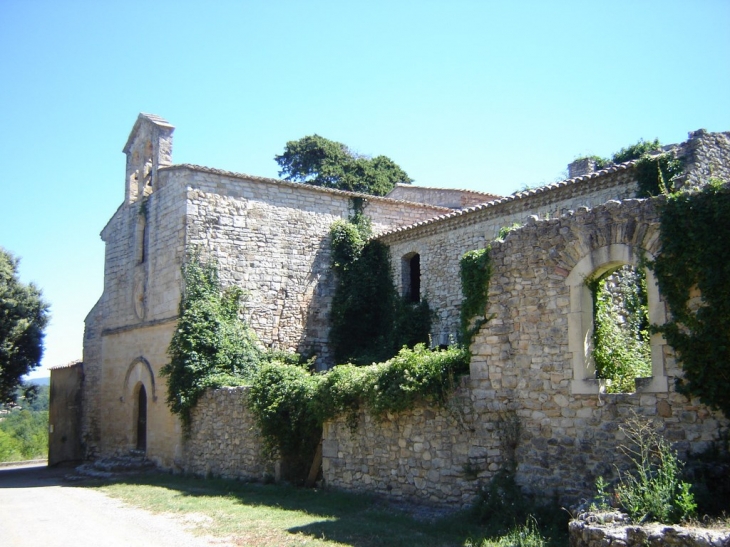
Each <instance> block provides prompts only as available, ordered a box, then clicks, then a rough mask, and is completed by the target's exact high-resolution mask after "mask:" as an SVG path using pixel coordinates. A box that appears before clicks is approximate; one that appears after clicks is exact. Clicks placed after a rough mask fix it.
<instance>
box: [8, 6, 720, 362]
mask: <svg viewBox="0 0 730 547" xmlns="http://www.w3.org/2000/svg"><path fill="white" fill-rule="evenodd" d="M728 28H730V2H728V1H727V0H694V1H692V2H688V1H686V0H685V1H672V0H663V1H651V0H633V1H630V2H628V1H620V0H619V1H616V0H612V1H586V0H582V1H580V2H568V1H554V2H537V1H511V2H507V1H504V2H490V1H487V0H483V1H466V0H450V1H448V2H446V1H442V2H434V1H420V2H417V1H399V0H390V1H378V0H368V1H345V0H339V1H332V2H325V1H316V0H315V1H306V2H304V1H278V0H268V1H263V0H262V1H239V2H225V1H217V2H216V1H211V2H206V3H205V5H204V4H203V2H198V3H194V2H186V1H184V0H183V1H176V2H152V1H148V2H138V1H134V0H128V1H125V2H121V1H113V0H109V1H104V2H74V1H70V0H69V1H64V2H59V1H58V0H55V1H41V0H0V77H1V78H2V80H1V84H0V104H2V110H1V111H0V129H1V130H0V185H1V188H2V194H0V246H2V247H4V248H5V249H7V250H9V251H11V252H12V253H14V254H15V255H17V256H20V257H21V259H22V262H21V266H20V274H21V279H22V281H24V282H29V281H33V282H34V283H36V284H37V285H38V286H39V287H41V288H42V290H43V292H44V295H45V298H46V300H48V301H49V302H50V303H51V306H52V308H51V310H52V322H51V325H50V326H49V328H48V330H47V335H46V351H45V355H44V359H43V368H42V369H39V370H38V371H36V373H35V374H34V375H35V376H45V375H47V374H48V372H47V368H48V367H49V366H56V365H61V364H65V363H67V362H69V361H71V360H73V359H77V358H80V357H81V347H82V336H83V320H84V317H85V316H86V314H87V313H88V311H89V310H90V309H91V307H92V306H93V305H94V303H95V302H96V301H97V300H98V298H99V297H100V295H101V291H102V282H103V272H104V263H103V262H104V246H103V243H102V241H101V239H100V238H99V232H100V231H101V229H102V228H103V227H104V225H105V224H106V222H107V220H108V219H109V218H110V217H111V215H112V214H113V213H114V211H115V210H116V208H117V207H118V206H119V205H120V203H121V202H122V200H123V197H124V161H125V158H124V155H123V154H122V152H121V150H122V147H123V146H124V144H125V142H126V139H127V136H128V135H129V131H130V130H131V128H132V125H133V124H134V121H135V119H136V116H137V114H138V113H139V112H149V113H154V114H158V115H160V116H162V117H164V118H165V119H167V120H168V121H169V122H171V123H172V124H173V125H175V126H176V128H177V129H176V131H175V137H174V138H175V141H174V150H173V161H174V162H175V163H195V164H199V165H205V166H210V167H217V168H221V169H227V170H231V171H237V172H242V173H249V174H253V175H261V176H268V177H276V176H277V171H278V166H277V165H276V163H275V162H274V160H273V157H274V155H276V154H279V153H281V151H282V150H283V147H284V145H285V143H286V142H287V141H289V140H295V139H298V138H301V137H303V136H305V135H310V134H313V133H318V134H320V135H323V136H325V137H327V138H329V139H333V140H337V141H340V142H343V143H345V144H347V145H348V146H349V147H350V148H351V149H353V150H355V151H357V152H359V153H362V154H369V155H379V154H384V155H386V156H389V157H391V158H392V159H393V160H394V161H395V162H396V163H398V164H399V165H400V166H401V167H402V168H403V169H405V170H406V171H407V172H408V174H409V175H410V176H411V177H412V178H414V179H415V183H416V184H419V185H424V186H437V187H447V188H469V189H475V190H481V191H486V192H492V193H497V194H509V193H511V192H513V191H515V190H517V189H520V188H522V187H523V186H524V185H536V184H539V183H541V182H553V181H554V180H556V179H558V178H560V177H561V175H562V174H563V173H564V171H565V169H566V166H567V164H568V163H569V162H570V161H572V160H573V159H574V158H575V157H577V156H579V155H584V154H598V155H602V156H608V155H610V154H612V153H613V152H615V151H616V150H618V149H619V148H621V147H623V146H626V145H629V144H632V143H634V142H636V141H637V140H638V139H639V138H644V139H654V138H659V139H660V140H661V141H662V142H663V143H674V142H680V141H682V140H685V139H686V137H687V132H689V131H692V130H695V129H699V128H705V129H708V130H710V131H728V130H730V104H729V102H728V97H730V32H728Z"/></svg>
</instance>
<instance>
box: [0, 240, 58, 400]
mask: <svg viewBox="0 0 730 547" xmlns="http://www.w3.org/2000/svg"><path fill="white" fill-rule="evenodd" d="M18 262H19V260H18V259H17V258H15V257H14V256H13V255H12V254H10V253H8V252H7V251H5V249H3V248H2V247H0V404H2V403H8V402H13V401H14V400H15V396H16V389H17V388H18V387H19V386H20V384H21V378H22V377H23V376H24V375H26V374H28V373H29V372H30V371H32V370H33V369H34V368H36V367H37V366H38V365H39V364H40V361H41V356H42V355H43V330H44V329H45V328H46V325H47V324H48V320H49V315H48V310H49V305H48V304H47V303H46V302H44V301H43V299H42V298H41V291H40V290H39V289H38V288H37V287H36V286H35V285H33V283H30V284H28V285H24V284H23V283H21V282H20V280H19V279H18Z"/></svg>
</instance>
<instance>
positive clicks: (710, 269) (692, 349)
mask: <svg viewBox="0 0 730 547" xmlns="http://www.w3.org/2000/svg"><path fill="white" fill-rule="evenodd" d="M729 218H730V190H729V189H728V187H727V185H726V184H724V183H723V182H722V181H720V180H710V181H709V182H708V184H707V185H706V186H705V187H704V188H703V189H702V190H701V191H699V192H693V193H686V192H683V193H678V194H674V195H670V196H669V197H668V198H667V201H666V203H665V205H664V206H663V210H662V215H661V224H660V236H659V237H660V243H661V254H659V256H658V257H657V258H656V260H655V261H654V262H653V263H652V264H650V267H652V268H653V270H654V272H655V274H656V278H657V283H658V284H659V290H660V291H661V293H662V296H663V297H664V299H665V300H666V302H667V305H668V306H669V310H670V312H671V319H670V320H669V321H667V322H666V323H665V324H664V325H662V326H659V327H656V330H657V331H659V332H661V333H662V334H663V335H664V337H665V338H666V340H667V342H668V343H669V344H670V345H671V346H672V347H673V348H674V349H675V351H676V353H677V357H678V358H679V360H680V361H681V363H682V369H683V370H684V377H683V378H682V379H681V380H680V381H679V382H678V389H679V390H680V391H681V392H682V393H685V394H687V395H691V396H696V397H698V398H699V399H700V401H701V402H703V403H704V404H706V405H708V406H710V407H712V408H714V409H717V410H721V411H722V412H723V413H724V414H725V416H727V417H730V365H729V363H730V282H729V280H730V246H729V245H728V241H730V222H728V219H729Z"/></svg>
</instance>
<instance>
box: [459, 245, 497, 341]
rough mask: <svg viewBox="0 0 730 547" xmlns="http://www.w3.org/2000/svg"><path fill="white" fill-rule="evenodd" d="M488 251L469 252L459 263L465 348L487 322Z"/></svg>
mask: <svg viewBox="0 0 730 547" xmlns="http://www.w3.org/2000/svg"><path fill="white" fill-rule="evenodd" d="M500 235H501V231H500ZM489 251H490V247H487V248H486V249H477V250H474V251H469V252H467V253H465V254H464V256H462V257H461V260H460V261H459V269H460V275H461V292H462V294H463V296H464V299H463V300H462V302H461V342H462V344H464V345H465V346H466V347H469V345H470V344H471V341H472V339H473V338H474V335H475V334H476V333H477V332H478V331H479V329H480V328H481V327H482V325H484V323H486V322H487V321H488V320H489V318H488V317H487V315H486V314H487V295H488V293H489V280H490V278H491V276H492V265H491V262H490V260H489ZM475 318H476V320H475Z"/></svg>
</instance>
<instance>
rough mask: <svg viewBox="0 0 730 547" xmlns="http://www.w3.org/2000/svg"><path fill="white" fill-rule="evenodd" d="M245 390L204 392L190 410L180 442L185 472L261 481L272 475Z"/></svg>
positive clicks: (243, 388) (229, 389) (238, 388)
mask: <svg viewBox="0 0 730 547" xmlns="http://www.w3.org/2000/svg"><path fill="white" fill-rule="evenodd" d="M247 392H248V388H247V387H232V388H221V389H214V390H208V391H207V392H206V393H205V395H203V397H202V398H201V399H200V400H199V401H198V404H197V405H196V407H195V408H194V409H193V414H192V427H191V431H190V437H189V438H187V439H185V441H184V458H183V461H181V462H177V463H178V467H179V468H181V469H182V470H183V471H184V472H186V473H193V474H196V475H202V476H209V475H212V476H216V477H223V478H227V479H247V480H262V479H264V478H265V476H266V474H267V473H273V466H271V465H269V464H267V462H266V460H265V459H264V457H263V454H262V446H261V435H260V433H259V431H258V428H257V427H256V424H255V423H254V419H253V415H252V414H251V413H250V412H249V411H248V409H247V408H246V394H247Z"/></svg>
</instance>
